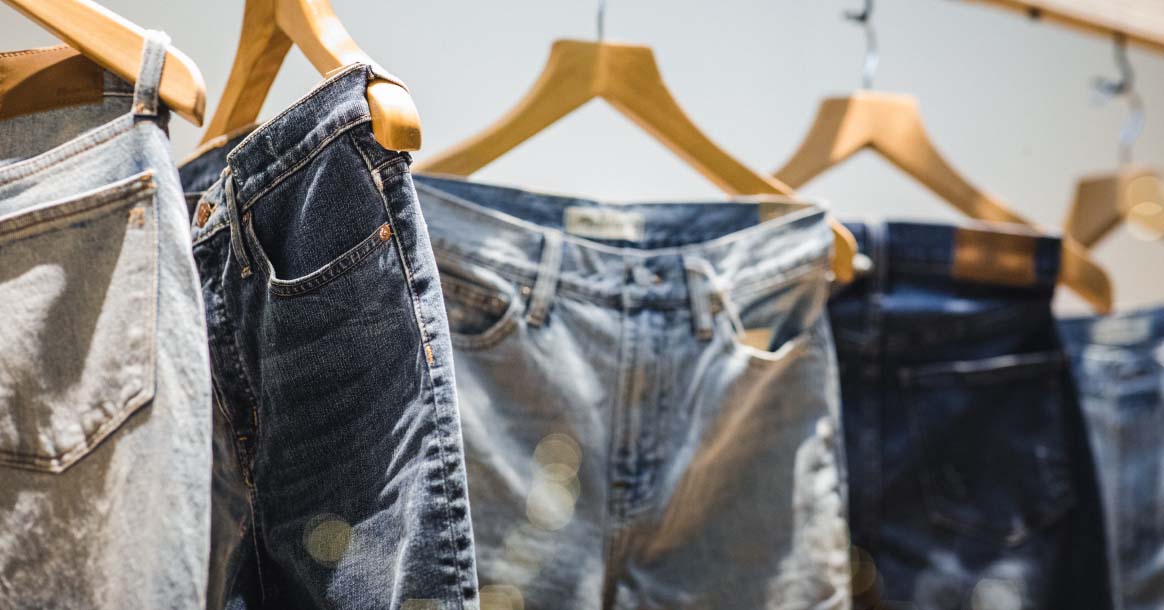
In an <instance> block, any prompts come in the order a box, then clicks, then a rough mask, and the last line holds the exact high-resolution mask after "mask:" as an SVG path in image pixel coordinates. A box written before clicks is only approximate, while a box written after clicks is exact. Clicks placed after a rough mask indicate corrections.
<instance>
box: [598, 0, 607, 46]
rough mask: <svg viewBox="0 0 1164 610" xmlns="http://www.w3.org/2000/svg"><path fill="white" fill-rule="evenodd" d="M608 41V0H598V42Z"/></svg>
mask: <svg viewBox="0 0 1164 610" xmlns="http://www.w3.org/2000/svg"><path fill="white" fill-rule="evenodd" d="M605 41H606V0H598V42H605Z"/></svg>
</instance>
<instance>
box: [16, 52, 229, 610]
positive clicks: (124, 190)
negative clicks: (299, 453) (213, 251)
mask: <svg viewBox="0 0 1164 610" xmlns="http://www.w3.org/2000/svg"><path fill="white" fill-rule="evenodd" d="M166 43H167V39H166V38H165V35H164V34H161V33H159V32H150V33H148V34H147V37H146V47H145V49H144V51H143V61H142V69H141V73H140V74H139V75H138V77H137V81H136V82H137V85H136V89H135V88H134V87H133V86H131V85H129V84H128V83H126V82H124V81H122V80H120V79H118V78H117V77H115V76H113V75H112V74H110V73H105V72H103V71H101V70H100V69H98V68H96V67H95V66H94V68H93V75H94V77H95V80H94V81H93V82H94V83H95V84H96V83H101V82H102V79H103V80H104V87H103V92H102V90H101V89H95V91H96V92H97V93H99V95H98V96H97V98H96V99H95V100H93V101H90V102H86V103H82V104H80V105H71V106H65V107H62V108H58V109H53V110H46V111H41V112H35V113H32V114H25V115H22V116H17V117H15V118H10V119H8V120H5V121H4V122H2V123H0V306H2V307H3V310H4V322H5V323H4V324H3V325H0V608H5V609H9V608H11V609H13V610H23V609H33V608H66V609H74V608H76V609H81V608H86V609H89V608H101V609H105V608H126V609H129V608H160V609H182V610H201V609H202V608H204V607H205V604H206V598H205V589H206V582H207V558H208V555H209V538H210V513H209V510H210V509H209V504H210V493H211V492H210V461H211V449H210V442H211V441H210V413H211V408H212V407H211V398H210V393H211V392H210V365H209V358H208V356H207V348H206V324H205V319H204V317H203V307H202V301H201V298H200V296H199V292H198V279H197V276H196V272H195V268H194V261H193V259H192V257H191V254H190V241H189V233H188V229H187V227H188V226H189V225H188V222H187V221H186V212H185V206H184V205H183V203H182V192H181V189H180V187H179V183H178V175H177V171H176V170H175V167H174V162H173V160H172V159H171V158H170V153H169V148H170V142H169V138H168V136H167V134H166V126H167V122H168V119H169V112H168V110H167V109H166V108H165V107H164V106H162V105H161V104H160V103H159V101H158V96H157V86H158V80H159V78H160V74H161V70H162V64H163V62H164V61H165V48H166ZM36 52H38V51H30V52H29V53H36ZM48 52H52V51H48ZM4 60H5V59H4V58H0V63H3V61H4ZM3 72H4V70H0V73H3Z"/></svg>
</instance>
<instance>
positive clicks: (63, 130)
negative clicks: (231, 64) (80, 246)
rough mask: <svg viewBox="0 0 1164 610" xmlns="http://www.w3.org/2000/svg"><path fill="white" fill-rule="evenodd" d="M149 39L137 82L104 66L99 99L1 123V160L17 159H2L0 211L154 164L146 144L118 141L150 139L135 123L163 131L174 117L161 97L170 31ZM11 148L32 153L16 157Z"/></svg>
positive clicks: (77, 191) (66, 193)
mask: <svg viewBox="0 0 1164 610" xmlns="http://www.w3.org/2000/svg"><path fill="white" fill-rule="evenodd" d="M145 43H146V44H145V46H144V47H143V50H142V61H141V64H140V73H139V74H138V75H137V79H136V85H134V84H130V83H128V82H126V81H124V80H122V79H121V78H119V77H118V76H116V75H114V74H113V73H111V72H109V71H102V92H103V93H102V98H101V99H100V100H98V101H94V102H92V103H88V104H81V105H76V106H66V107H63V108H50V109H48V110H44V111H41V112H37V113H33V114H28V115H22V116H17V117H13V118H10V119H7V120H5V121H2V122H0V159H7V158H9V157H16V159H17V160H15V161H14V162H11V163H8V164H0V200H6V201H5V203H6V204H7V205H6V206H5V207H3V208H0V216H7V215H11V214H15V213H21V212H23V211H24V210H25V209H26V208H28V207H32V206H36V205H44V202H45V201H46V200H49V201H52V200H53V199H55V198H65V197H70V196H74V195H78V194H81V193H85V192H87V191H90V190H92V189H97V188H101V187H105V186H108V185H109V184H111V183H113V182H116V181H118V180H120V179H123V178H125V177H127V176H125V175H123V174H124V173H125V172H126V171H132V170H144V169H145V168H144V167H142V166H143V165H148V164H143V163H141V161H143V159H142V158H141V157H142V154H141V149H142V148H143V147H144V146H145V144H144V142H135V143H134V144H131V145H129V146H116V145H113V144H114V143H115V142H119V141H121V140H122V139H123V138H134V137H137V138H143V137H147V138H148V137H149V136H143V135H142V133H141V131H140V130H135V129H134V127H135V126H136V125H138V124H139V122H141V121H150V122H153V123H154V124H156V125H157V126H158V127H160V128H161V129H163V130H164V129H165V128H166V125H167V122H168V120H169V110H168V109H167V108H166V107H165V105H164V104H162V103H161V101H160V98H159V96H158V86H159V83H160V81H161V73H162V67H163V64H164V62H165V51H166V45H167V44H169V37H168V36H166V34H164V33H162V32H157V31H153V30H150V31H148V32H147V35H146V40H145ZM50 50H51V49H50ZM94 124H95V125H96V126H95V127H90V125H94ZM46 141H47V142H48V148H47V150H44V149H42V148H41V147H42V145H44V144H46ZM30 146H31V147H32V148H29V147H30ZM11 149H16V150H20V149H27V150H23V151H21V152H26V153H27V152H32V153H33V154H31V155H29V156H26V157H24V156H22V155H20V154H16V155H13V154H12V153H13V152H15V151H14V150H11ZM156 169H157V168H149V170H151V171H152V170H156ZM30 191H36V192H37V194H36V196H34V197H30V196H29V192H30ZM50 194H51V196H50Z"/></svg>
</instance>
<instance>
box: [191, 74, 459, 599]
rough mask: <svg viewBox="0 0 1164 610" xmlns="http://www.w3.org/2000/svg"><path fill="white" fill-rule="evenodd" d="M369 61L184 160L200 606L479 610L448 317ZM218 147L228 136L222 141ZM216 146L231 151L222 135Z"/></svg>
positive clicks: (409, 183) (406, 165)
mask: <svg viewBox="0 0 1164 610" xmlns="http://www.w3.org/2000/svg"><path fill="white" fill-rule="evenodd" d="M371 78H373V71H372V69H371V68H369V67H368V66H361V65H355V66H352V67H349V68H347V69H345V70H343V71H341V72H340V73H338V74H336V75H334V76H333V77H331V78H330V79H328V80H327V81H326V82H325V83H323V84H321V85H320V86H318V87H317V88H316V89H315V90H314V91H312V92H311V93H310V94H308V95H307V96H306V97H304V98H302V99H301V100H299V101H298V102H296V103H295V104H293V105H292V106H291V107H289V108H288V109H287V110H285V111H283V112H282V113H281V114H280V115H278V116H277V117H275V118H274V119H272V120H270V121H268V122H267V123H266V124H264V125H262V126H261V127H259V128H257V129H256V130H255V131H253V132H251V133H250V134H249V135H246V136H245V137H243V139H242V140H241V141H239V142H238V143H237V145H234V146H233V147H232V148H231V149H230V150H229V152H228V153H227V155H226V157H225V161H226V168H225V169H224V168H222V167H221V162H220V161H219V160H220V159H222V155H221V150H219V149H212V150H206V151H204V154H205V155H206V157H205V159H206V162H205V163H202V162H200V160H199V159H195V160H193V161H191V162H190V163H188V164H186V166H185V167H184V168H183V176H184V178H188V182H187V183H188V184H190V185H194V186H193V187H192V188H198V185H201V184H205V182H204V181H200V180H199V179H200V177H202V176H204V175H205V173H206V172H217V171H218V170H223V171H222V175H221V177H220V178H219V179H218V180H217V181H215V182H214V184H212V185H211V186H210V187H209V188H208V190H207V191H206V192H205V193H203V194H202V195H201V197H200V201H199V203H198V204H197V206H196V208H195V213H194V219H193V220H194V229H193V239H194V255H195V260H196V261H197V264H198V268H199V271H200V273H201V277H202V290H203V295H204V298H205V301H206V313H207V320H208V322H209V330H210V353H211V363H212V369H213V376H214V389H215V399H216V403H217V407H218V410H219V414H218V417H217V418H216V422H215V464H214V493H215V496H214V519H215V526H214V527H215V529H214V543H213V561H212V564H213V565H212V577H211V583H210V591H211V593H210V597H211V600H210V606H211V607H212V608H220V607H226V608H231V609H238V608H249V609H256V608H271V609H277V610H285V609H300V608H310V609H316V608H319V609H325V608H326V609H328V610H332V609H338V610H462V609H475V608H477V607H478V593H477V580H476V568H475V566H474V558H473V532H472V528H471V522H470V515H469V503H468V497H467V492H466V481H465V462H464V453H463V449H462V441H461V430H460V420H459V415H458V412H457V397H456V387H455V385H454V381H453V380H454V377H453V356H452V348H451V346H450V344H449V332H448V325H447V322H446V319H445V311H444V303H443V301H442V298H441V289H440V284H439V279H438V277H437V270H436V263H435V260H434V259H433V254H432V250H431V248H430V246H429V242H428V235H427V231H426V228H425V223H424V219H423V218H422V217H421V215H420V208H419V206H418V205H417V200H416V193H415V191H414V189H413V186H412V181H411V177H410V175H409V162H410V159H409V157H408V155H407V154H404V153H396V152H390V151H386V150H384V149H383V148H381V147H380V145H379V144H378V143H377V142H376V140H375V139H374V137H373V135H372V128H371V118H370V115H369V111H368V104H367V101H366V99H365V90H366V88H367V83H368V81H369V80H370V79H371ZM226 140H228V141H229V140H230V138H226ZM227 145H229V142H228V143H227Z"/></svg>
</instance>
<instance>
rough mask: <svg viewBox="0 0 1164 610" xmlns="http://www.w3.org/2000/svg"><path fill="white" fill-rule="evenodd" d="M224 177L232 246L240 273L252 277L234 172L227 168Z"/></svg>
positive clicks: (223, 173)
mask: <svg viewBox="0 0 1164 610" xmlns="http://www.w3.org/2000/svg"><path fill="white" fill-rule="evenodd" d="M222 178H223V179H224V180H226V214H227V218H228V219H229V221H230V247H231V249H232V250H234V256H235V258H237V259H238V264H239V266H241V267H242V271H241V272H240V275H241V276H242V277H250V276H251V261H250V259H249V258H247V251H246V247H245V246H244V245H243V225H242V218H240V217H239V215H238V203H237V202H235V198H234V174H233V173H232V172H231V171H230V170H229V169H227V170H225V171H223V172H222Z"/></svg>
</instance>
